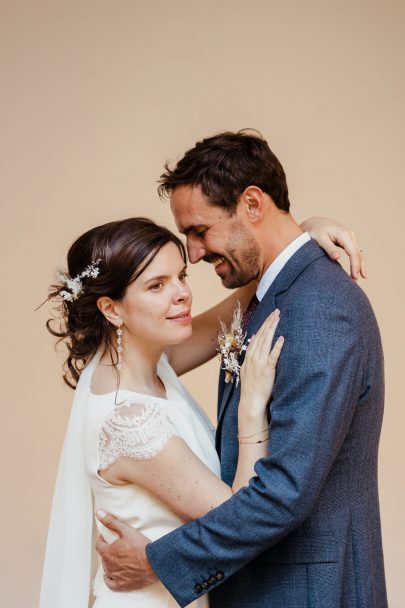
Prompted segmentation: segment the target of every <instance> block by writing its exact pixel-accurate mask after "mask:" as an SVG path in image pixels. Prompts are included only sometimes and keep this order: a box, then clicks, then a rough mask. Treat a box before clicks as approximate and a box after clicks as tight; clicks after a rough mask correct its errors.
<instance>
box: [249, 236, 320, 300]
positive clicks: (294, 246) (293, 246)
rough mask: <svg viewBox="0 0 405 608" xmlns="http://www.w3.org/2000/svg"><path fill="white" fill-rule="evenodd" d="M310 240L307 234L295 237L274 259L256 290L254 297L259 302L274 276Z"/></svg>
mask: <svg viewBox="0 0 405 608" xmlns="http://www.w3.org/2000/svg"><path fill="white" fill-rule="evenodd" d="M310 240H311V237H310V236H309V234H308V232H304V233H303V234H300V236H297V238H296V239H294V240H293V241H292V242H291V243H290V244H289V245H288V246H287V247H286V248H285V249H283V251H282V252H281V253H280V254H279V255H278V256H277V257H276V259H275V260H274V261H273V262H272V263H271V264H270V266H269V267H268V269H267V270H266V272H265V273H264V275H263V276H262V278H261V279H260V283H259V285H258V287H257V290H256V297H257V299H258V300H259V302H261V301H262V299H263V297H264V294H265V293H266V291H267V290H268V288H269V287H270V285H271V284H272V283H273V281H274V279H275V278H276V276H277V275H278V274H279V272H281V270H282V269H283V268H284V266H285V265H286V264H287V262H288V260H289V259H290V258H291V257H292V256H293V255H294V253H296V252H297V251H298V249H300V248H301V247H302V246H303V245H305V243H308V241H310Z"/></svg>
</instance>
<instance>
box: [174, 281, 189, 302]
mask: <svg viewBox="0 0 405 608" xmlns="http://www.w3.org/2000/svg"><path fill="white" fill-rule="evenodd" d="M190 295H191V292H190V289H189V287H188V286H187V285H183V284H182V283H180V284H179V285H178V286H177V288H176V291H175V293H174V300H175V301H176V302H183V300H188V299H189V298H190Z"/></svg>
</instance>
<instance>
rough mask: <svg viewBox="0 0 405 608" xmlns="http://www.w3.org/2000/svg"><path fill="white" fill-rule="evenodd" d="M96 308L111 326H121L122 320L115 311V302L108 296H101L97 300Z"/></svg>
mask: <svg viewBox="0 0 405 608" xmlns="http://www.w3.org/2000/svg"><path fill="white" fill-rule="evenodd" d="M97 308H98V309H99V311H100V312H101V313H102V314H103V315H104V316H105V318H106V319H107V321H109V322H110V323H112V324H113V325H121V324H122V319H121V316H120V314H119V312H118V311H117V306H116V302H115V301H114V300H112V299H111V298H109V297H108V296H101V298H98V300H97Z"/></svg>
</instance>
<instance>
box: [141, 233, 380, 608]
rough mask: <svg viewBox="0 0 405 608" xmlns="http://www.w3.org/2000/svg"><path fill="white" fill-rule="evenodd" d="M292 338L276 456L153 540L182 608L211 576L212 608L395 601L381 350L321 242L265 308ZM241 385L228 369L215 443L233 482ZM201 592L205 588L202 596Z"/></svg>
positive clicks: (360, 301) (273, 420) (277, 404)
mask: <svg viewBox="0 0 405 608" xmlns="http://www.w3.org/2000/svg"><path fill="white" fill-rule="evenodd" d="M276 307H277V308H279V309H280V311H281V320H280V323H279V326H278V328H277V332H276V335H275V338H274V339H275V340H276V339H277V337H278V336H279V335H283V336H284V337H285V344H284V347H283V351H282V354H281V357H280V360H279V362H278V366H277V376H276V382H275V385H274V388H273V394H272V399H271V401H270V404H269V415H270V442H269V453H268V455H267V457H265V458H262V459H261V460H259V461H258V462H257V463H256V466H255V472H256V476H255V477H253V478H252V479H251V480H250V483H249V486H248V487H246V488H243V489H241V490H240V491H239V492H238V493H237V494H235V495H234V496H233V497H232V498H231V499H229V500H228V501H226V502H225V503H224V504H222V505H220V506H219V507H217V508H216V509H213V510H212V511H210V512H209V513H208V514H207V515H205V516H204V517H202V518H200V519H199V520H197V521H195V522H191V523H189V524H186V525H184V526H182V527H181V528H178V529H177V530H175V531H174V532H172V533H170V534H169V535H167V536H165V537H163V538H161V539H159V540H158V541H156V542H154V543H151V544H150V545H148V547H147V553H148V557H149V559H150V562H151V564H152V566H153V568H154V570H155V571H156V572H157V574H158V576H159V577H160V579H161V580H162V582H163V583H164V584H165V585H166V586H167V587H168V588H169V590H170V592H171V593H172V594H173V595H174V596H175V598H176V600H177V601H178V602H179V604H180V606H186V605H187V604H188V603H189V602H191V601H192V600H193V599H194V598H195V597H197V596H198V592H197V590H199V589H200V587H199V586H197V585H196V583H198V582H200V581H201V580H208V577H210V575H211V573H213V572H221V573H222V574H223V577H222V578H221V580H219V581H215V582H213V583H212V584H210V585H209V586H208V587H207V588H206V589H204V590H207V591H209V592H210V605H211V607H212V608H235V606H237V607H238V608H251V607H252V606H258V607H259V606H260V607H262V606H268V607H269V608H270V606H277V608H359V607H360V606H364V607H367V608H386V607H387V598H386V589H385V578H384V562H383V553H382V543H381V526H380V515H379V504H378V489H377V454H378V443H379V437H380V430H381V422H382V415H383V395H384V378H383V355H382V348H381V340H380V335H379V331H378V327H377V323H376V319H375V316H374V314H373V311H372V309H371V306H370V304H369V302H368V300H367V297H366V296H365V294H364V293H363V291H362V290H361V289H360V288H359V287H358V286H357V285H356V284H355V283H354V282H353V281H352V280H351V279H350V278H349V277H348V276H347V274H346V273H345V272H344V271H343V270H342V268H341V267H340V266H339V264H337V263H336V262H332V261H331V260H330V259H329V258H327V257H326V256H325V253H324V252H323V251H322V250H321V249H320V248H319V247H318V246H317V245H316V244H315V243H314V242H312V241H311V242H309V243H307V244H305V245H304V246H303V247H302V248H301V249H300V250H299V251H298V252H297V253H296V254H295V255H294V256H293V257H292V258H291V259H290V260H289V262H288V263H287V264H286V266H285V267H284V268H283V270H282V271H281V272H280V274H279V275H278V277H277V279H276V280H275V281H274V283H273V284H272V285H271V287H270V288H269V289H268V291H267V292H266V294H265V296H264V298H263V300H262V301H261V302H260V304H259V306H258V307H257V308H256V311H255V314H254V316H253V318H252V320H251V322H250V324H249V327H248V337H249V336H251V335H252V334H253V333H255V332H256V331H257V330H258V329H259V328H260V326H261V325H262V324H263V322H264V321H265V319H266V318H267V316H268V315H269V314H270V313H271V312H272V310H274V308H276ZM239 395H240V387H237V386H236V385H235V384H231V383H229V384H226V383H225V382H224V376H223V373H221V376H220V387H219V410H218V416H219V421H218V429H217V449H218V452H219V454H220V459H221V472H222V478H223V479H224V481H225V482H226V483H228V484H231V483H232V481H233V479H234V476H235V471H236V465H237V457H238V442H237V409H238V402H239ZM200 593H201V591H200Z"/></svg>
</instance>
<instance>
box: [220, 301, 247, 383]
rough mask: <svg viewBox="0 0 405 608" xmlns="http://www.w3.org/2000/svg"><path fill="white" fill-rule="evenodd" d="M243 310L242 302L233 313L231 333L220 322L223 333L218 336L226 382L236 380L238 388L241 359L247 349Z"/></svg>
mask: <svg viewBox="0 0 405 608" xmlns="http://www.w3.org/2000/svg"><path fill="white" fill-rule="evenodd" d="M241 323H242V309H241V306H240V302H238V303H237V304H236V308H235V310H234V313H233V319H232V323H231V328H230V331H229V332H228V329H227V327H226V325H225V323H224V322H223V321H221V320H220V325H221V331H220V332H219V334H218V357H219V360H220V361H221V368H222V369H223V370H224V371H225V382H226V383H228V382H233V380H234V378H236V386H238V384H239V373H240V365H239V357H240V355H241V353H242V352H243V351H244V350H246V349H247V345H246V344H244V342H245V338H246V333H245V332H244V331H243V330H242V326H241Z"/></svg>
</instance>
